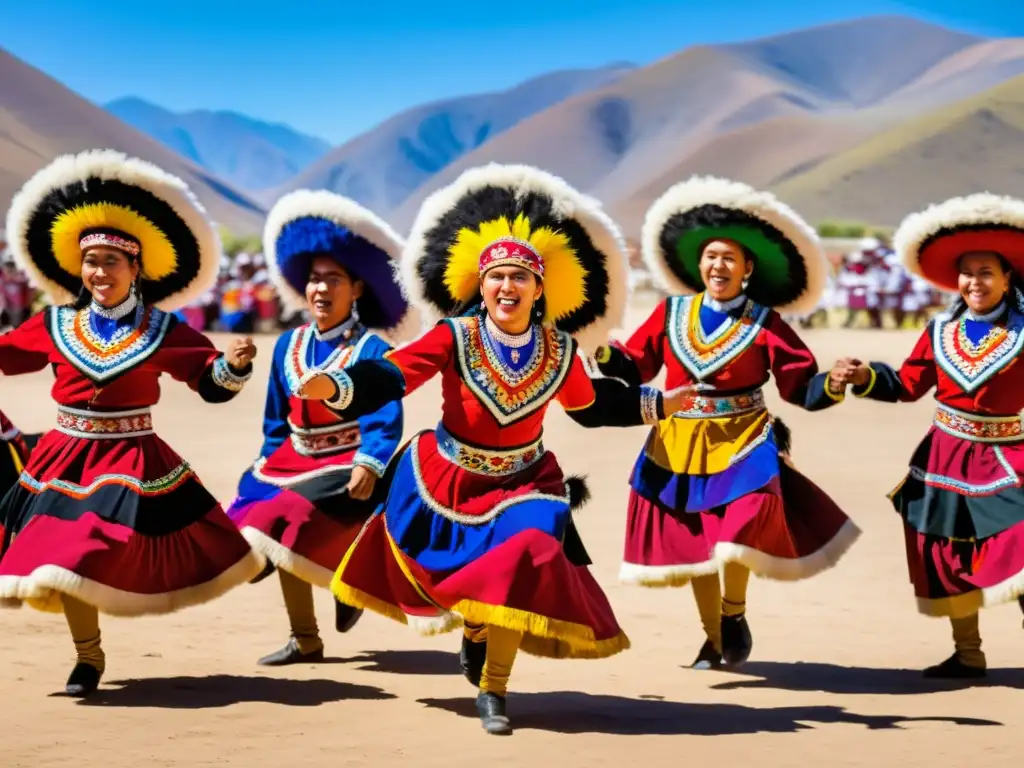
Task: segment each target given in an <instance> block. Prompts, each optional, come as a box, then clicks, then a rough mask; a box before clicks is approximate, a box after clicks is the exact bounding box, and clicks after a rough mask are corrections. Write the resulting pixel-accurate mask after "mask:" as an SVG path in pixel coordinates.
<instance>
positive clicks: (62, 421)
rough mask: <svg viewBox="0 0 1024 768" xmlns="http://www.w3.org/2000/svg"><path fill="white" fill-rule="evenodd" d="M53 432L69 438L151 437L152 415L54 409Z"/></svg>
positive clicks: (141, 411)
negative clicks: (54, 425)
mask: <svg viewBox="0 0 1024 768" xmlns="http://www.w3.org/2000/svg"><path fill="white" fill-rule="evenodd" d="M57 431H59V432H63V433H64V434H66V435H71V436H72V437H83V438H101V437H122V438H123V437H138V436H139V435H149V434H152V433H153V414H152V413H151V411H150V410H149V408H136V409H134V410H131V411H106V412H103V411H82V410H78V409H77V408H65V407H63V406H61V407H58V408H57Z"/></svg>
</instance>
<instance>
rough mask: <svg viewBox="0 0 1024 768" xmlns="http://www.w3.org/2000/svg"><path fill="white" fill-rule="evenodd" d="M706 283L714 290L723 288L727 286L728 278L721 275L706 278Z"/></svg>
mask: <svg viewBox="0 0 1024 768" xmlns="http://www.w3.org/2000/svg"><path fill="white" fill-rule="evenodd" d="M708 282H709V283H711V285H713V286H715V287H716V288H725V287H726V286H728V285H729V278H728V277H722V276H721V275H711V277H710V278H708Z"/></svg>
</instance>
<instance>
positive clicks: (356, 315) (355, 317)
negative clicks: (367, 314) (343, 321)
mask: <svg viewBox="0 0 1024 768" xmlns="http://www.w3.org/2000/svg"><path fill="white" fill-rule="evenodd" d="M351 315H352V322H353V323H358V322H359V302H358V301H356V300H355V299H352V312H351Z"/></svg>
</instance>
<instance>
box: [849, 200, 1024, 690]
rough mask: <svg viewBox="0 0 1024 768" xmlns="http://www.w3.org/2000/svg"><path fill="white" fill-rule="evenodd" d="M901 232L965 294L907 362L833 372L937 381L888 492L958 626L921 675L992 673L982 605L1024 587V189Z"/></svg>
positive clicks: (935, 279)
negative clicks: (946, 648) (927, 414)
mask: <svg viewBox="0 0 1024 768" xmlns="http://www.w3.org/2000/svg"><path fill="white" fill-rule="evenodd" d="M893 240H894V243H895V246H896V249H897V252H898V253H899V254H900V257H901V259H902V261H903V266H904V267H905V268H906V269H907V270H908V271H909V272H911V273H913V274H915V275H917V276H919V277H921V278H923V279H924V280H927V281H928V282H929V283H931V284H932V285H934V286H936V287H937V288H939V289H940V290H943V291H955V292H957V294H958V296H957V298H956V300H955V302H954V304H953V306H952V307H951V308H950V309H949V310H948V311H946V312H944V313H941V314H939V315H938V316H936V317H935V318H934V319H933V320H931V321H930V322H929V323H928V326H927V327H926V329H925V331H924V333H923V334H921V337H920V338H919V339H918V341H917V344H916V345H915V346H914V349H913V350H912V351H911V353H910V357H908V358H907V359H906V360H905V361H904V363H903V365H901V366H900V368H899V370H894V369H893V368H891V367H890V366H888V365H886V364H885V363H880V362H872V363H870V364H868V365H865V364H861V363H859V362H858V361H856V360H853V359H850V358H846V359H843V360H840V361H839V362H838V363H837V364H836V366H835V367H834V368H833V370H832V373H831V381H832V385H833V388H834V389H843V390H845V387H846V385H847V384H853V386H854V389H853V392H854V394H855V395H857V396H858V397H867V398H870V399H872V400H880V401H884V402H890V403H893V402H913V401H915V400H919V399H920V398H922V397H924V396H925V395H926V394H927V393H928V392H929V391H930V390H932V389H933V388H934V389H935V399H936V400H937V401H938V406H937V407H936V410H935V417H934V422H933V425H932V427H931V429H930V430H929V431H928V433H927V434H926V435H925V437H924V439H923V440H922V441H921V443H920V444H919V445H918V447H917V450H916V451H914V453H913V455H912V456H911V459H910V470H909V472H908V473H907V475H906V477H905V478H904V479H903V481H902V482H901V483H900V484H899V485H898V486H897V487H896V488H895V489H894V490H893V491H892V492H891V493H890V494H889V498H890V500H891V501H892V504H893V507H894V508H895V509H896V512H897V513H898V514H899V515H900V517H901V518H902V519H903V532H904V539H905V541H906V553H907V566H908V569H909V571H910V581H911V583H912V584H913V585H914V593H915V595H916V596H917V607H918V610H919V611H920V612H921V613H923V614H924V615H926V616H946V617H949V620H950V622H951V624H952V629H953V645H954V653H953V655H952V656H950V657H949V658H948V659H946V660H945V661H943V662H942V663H940V664H937V665H935V666H931V667H928V668H927V669H925V670H924V676H925V677H929V678H955V679H963V678H979V677H984V676H985V675H986V659H985V654H984V652H983V651H982V649H981V633H980V630H979V623H978V611H979V609H981V608H983V607H987V606H991V605H997V604H999V603H1004V602H1009V601H1011V600H1014V599H1016V598H1018V597H1019V596H1021V595H1022V594H1024V434H1022V430H1021V417H1020V411H1021V409H1024V388H1022V387H1021V379H1020V371H1019V367H1018V365H1019V360H1020V357H1021V350H1022V349H1024V293H1022V282H1021V275H1022V274H1024V201H1020V200H1016V199H1012V198H1007V197H999V196H996V195H991V194H976V195H969V196H967V197H959V198H953V199H951V200H947V201H946V202H944V203H942V204H940V205H935V206H931V207H929V208H928V209H927V210H925V211H924V212H922V213H916V214H913V215H911V216H909V217H907V218H906V219H905V220H904V221H903V223H902V224H901V225H900V227H899V229H898V230H897V232H896V235H895V237H894V238H893ZM1015 363H1016V364H1017V365H1015Z"/></svg>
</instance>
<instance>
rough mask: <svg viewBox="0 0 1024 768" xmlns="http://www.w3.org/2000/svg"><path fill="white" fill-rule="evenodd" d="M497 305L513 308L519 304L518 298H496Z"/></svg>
mask: <svg viewBox="0 0 1024 768" xmlns="http://www.w3.org/2000/svg"><path fill="white" fill-rule="evenodd" d="M498 306H499V307H507V308H509V309H515V308H516V307H518V306H519V299H509V298H504V297H499V298H498Z"/></svg>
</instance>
